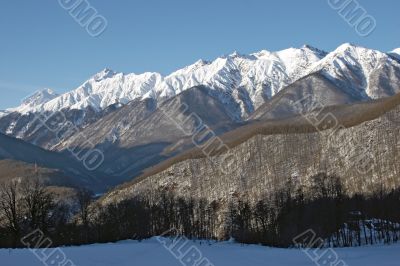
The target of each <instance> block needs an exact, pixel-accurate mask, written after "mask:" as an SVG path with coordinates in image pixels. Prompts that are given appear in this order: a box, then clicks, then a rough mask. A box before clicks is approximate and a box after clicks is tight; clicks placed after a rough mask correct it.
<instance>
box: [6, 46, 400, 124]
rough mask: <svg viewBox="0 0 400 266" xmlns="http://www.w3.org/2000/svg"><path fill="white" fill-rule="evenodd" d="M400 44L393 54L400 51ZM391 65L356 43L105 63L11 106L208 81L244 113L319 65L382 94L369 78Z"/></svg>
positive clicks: (32, 107) (162, 92)
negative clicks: (162, 64) (130, 67)
mask: <svg viewBox="0 0 400 266" xmlns="http://www.w3.org/2000/svg"><path fill="white" fill-rule="evenodd" d="M399 50H400V49H397V50H394V51H393V52H392V53H391V54H392V55H393V54H397V53H398V52H399ZM397 55H398V54H397ZM385 66H390V67H395V68H399V67H400V63H399V61H396V60H395V59H394V58H393V57H390V56H389V54H386V53H382V52H379V51H376V50H371V49H367V48H363V47H359V46H354V45H351V44H343V45H341V46H340V47H338V48H337V49H336V50H334V51H333V52H331V53H326V52H324V51H321V50H319V49H316V48H313V47H311V46H307V45H305V46H303V47H301V48H289V49H286V50H282V51H278V52H269V51H265V50H263V51H260V52H257V53H253V54H250V55H241V54H238V53H236V52H235V53H233V54H230V55H228V56H224V57H219V58H217V59H215V60H214V61H211V62H208V61H204V60H199V61H197V62H196V63H194V64H192V65H190V66H187V67H185V68H183V69H180V70H178V71H176V72H174V73H172V74H170V75H168V76H165V77H164V76H162V75H161V74H159V73H155V72H152V73H150V72H148V73H143V74H133V73H132V74H124V73H118V72H115V71H113V70H110V69H104V70H103V71H101V72H100V73H97V74H96V75H94V76H93V77H91V78H90V79H89V80H87V81H86V82H84V83H83V84H82V85H81V86H79V87H78V88H77V89H75V90H72V91H70V92H67V93H65V94H62V95H57V94H56V93H54V92H53V91H51V90H49V89H46V90H43V91H40V92H38V93H36V94H34V95H33V96H31V97H29V98H27V99H26V100H25V101H24V102H23V104H22V105H21V106H19V107H16V108H11V109H9V110H7V111H8V112H19V113H29V112H37V111H52V112H54V111H58V110H62V109H77V110H83V109H85V108H87V107H91V108H93V109H94V110H96V111H97V112H99V111H101V110H104V109H105V108H107V107H108V106H110V105H112V104H115V103H122V104H126V103H128V102H130V101H132V100H137V99H145V98H152V99H156V100H157V101H160V100H165V99H169V98H171V97H173V96H175V95H177V94H179V93H181V92H182V91H184V90H187V89H189V88H192V87H194V86H197V85H205V86H207V87H209V88H211V89H213V90H214V91H215V92H216V95H218V98H220V100H221V101H223V102H224V101H226V100H225V98H226V97H229V96H227V95H232V97H233V98H234V101H235V102H236V103H237V104H239V105H240V108H239V109H237V110H233V112H234V116H236V118H238V119H241V118H244V117H247V116H248V115H249V114H251V113H252V112H253V111H254V110H256V109H257V108H258V107H259V106H260V105H262V104H263V103H264V101H265V100H266V99H270V98H272V97H273V96H274V95H275V94H276V93H278V92H279V91H280V90H282V89H283V88H284V87H286V86H288V85H289V84H291V83H293V82H294V81H296V80H298V79H300V78H302V77H304V76H306V75H309V74H311V73H314V72H319V71H321V72H323V73H324V75H325V76H327V77H328V78H330V79H332V80H334V81H335V82H338V83H340V85H341V86H344V87H345V89H347V90H349V92H351V93H359V94H362V95H363V97H365V98H370V99H376V98H380V97H382V92H381V91H376V90H374V88H371V86H370V84H369V82H368V81H369V78H370V76H371V74H372V73H373V72H374V71H375V70H377V69H379V68H381V67H385ZM383 94H386V93H383Z"/></svg>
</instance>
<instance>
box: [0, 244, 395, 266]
mask: <svg viewBox="0 0 400 266" xmlns="http://www.w3.org/2000/svg"><path fill="white" fill-rule="evenodd" d="M163 241H165V239H164V240H163ZM169 244H170V243H167V244H166V246H169ZM181 244H183V242H182V243H181ZM181 244H177V246H175V248H171V249H170V250H171V251H170V250H169V249H167V248H166V246H164V245H163V244H162V243H160V242H159V241H158V240H157V239H156V238H153V239H150V240H146V241H142V242H137V241H122V242H119V243H115V244H96V245H89V246H82V247H68V248H63V249H62V251H63V253H65V256H66V258H67V260H65V261H68V262H69V264H66V266H72V265H76V266H103V265H104V266H128V265H129V266H133V265H139V266H175V265H196V264H193V262H190V259H189V256H186V258H182V259H179V258H176V257H175V256H174V255H173V253H175V254H178V253H179V252H180V251H189V250H191V251H196V252H198V251H200V253H196V252H194V253H196V254H197V255H196V256H197V257H196V258H200V260H198V262H200V261H201V259H203V261H202V263H200V264H199V266H211V265H215V266H258V265H260V266H261V265H263V266H265V265H271V266H272V265H279V266H286V265H296V266H306V265H307V266H308V265H310V266H311V265H321V266H323V265H331V264H329V263H327V264H324V263H323V261H320V263H319V264H316V263H315V262H313V261H312V260H311V259H310V258H309V257H308V256H307V255H306V253H304V252H303V251H301V250H297V249H278V248H267V247H263V246H256V245H240V244H234V243H227V242H225V243H213V244H211V245H210V244H207V243H205V242H204V241H202V242H201V244H200V242H199V241H197V242H196V243H194V242H192V241H190V242H186V243H184V245H181ZM194 247H196V248H197V249H196V248H194ZM179 248H181V250H180V251H179ZM40 251H42V252H43V250H40ZM51 251H55V250H51ZM312 251H314V250H312ZM324 251H328V250H324ZM334 251H335V252H336V253H337V256H338V261H339V260H340V261H342V262H344V263H345V264H338V265H340V266H342V265H348V266H369V265H371V266H376V265H379V266H395V265H396V266H398V265H399V263H400V245H392V246H367V247H360V248H342V249H335V250H334ZM310 252H311V251H310ZM45 253H47V254H50V253H51V252H49V251H48V250H47V251H45ZM194 253H193V254H194ZM54 254H56V253H53V258H50V259H48V260H46V261H40V260H39V259H38V258H37V257H36V256H35V254H34V253H33V252H32V251H30V250H28V249H22V250H21V249H20V250H8V249H0V265H2V266H22V265H24V266H36V265H37V266H41V265H59V264H57V263H55V261H54V257H55V256H54ZM199 254H201V257H198V255H199ZM320 254H322V253H320ZM208 262H209V263H212V264H207V263H208ZM46 263H47V264H46ZM72 263H73V264H72ZM325 263H326V262H325ZM61 265H63V264H61ZM332 265H335V264H332Z"/></svg>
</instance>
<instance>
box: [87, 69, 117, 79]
mask: <svg viewBox="0 0 400 266" xmlns="http://www.w3.org/2000/svg"><path fill="white" fill-rule="evenodd" d="M115 74H117V73H116V72H115V71H114V70H112V69H109V68H105V69H103V70H102V71H100V72H99V73H97V74H95V75H94V76H93V77H92V79H94V80H95V81H100V80H103V79H107V78H111V77H113V76H114V75H115Z"/></svg>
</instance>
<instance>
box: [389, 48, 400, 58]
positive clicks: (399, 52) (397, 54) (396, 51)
mask: <svg viewBox="0 0 400 266" xmlns="http://www.w3.org/2000/svg"><path fill="white" fill-rule="evenodd" d="M389 54H390V55H391V56H393V57H395V58H397V59H400V48H397V49H394V50H393V51H391V52H389Z"/></svg>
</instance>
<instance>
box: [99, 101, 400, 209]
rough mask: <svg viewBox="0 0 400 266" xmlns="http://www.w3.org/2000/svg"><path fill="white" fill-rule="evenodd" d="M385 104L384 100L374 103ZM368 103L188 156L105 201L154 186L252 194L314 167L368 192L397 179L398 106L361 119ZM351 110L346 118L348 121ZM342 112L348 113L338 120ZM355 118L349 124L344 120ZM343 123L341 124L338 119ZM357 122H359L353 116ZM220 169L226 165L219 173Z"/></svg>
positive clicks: (302, 177) (305, 180)
mask: <svg viewBox="0 0 400 266" xmlns="http://www.w3.org/2000/svg"><path fill="white" fill-rule="evenodd" d="M380 104H382V106H384V105H385V104H386V103H378V106H375V108H377V109H379V105H380ZM368 109H370V108H369V107H368V106H365V105H364V106H358V107H354V108H350V109H347V111H346V109H343V108H341V109H340V110H341V111H340V112H339V113H334V112H333V114H335V115H337V116H339V118H338V123H339V124H338V125H337V126H335V127H332V128H330V129H328V130H324V131H321V132H319V131H317V130H314V132H308V133H306V132H303V133H301V132H297V133H277V134H269V135H264V134H255V135H254V136H252V137H250V138H248V139H247V140H246V141H244V142H242V143H241V144H239V145H237V146H235V147H233V148H231V150H230V151H229V154H230V156H229V159H227V157H226V155H224V154H222V155H218V156H213V157H210V158H196V156H193V158H188V159H187V160H183V161H181V162H178V163H175V164H172V165H171V166H170V167H167V168H165V169H164V170H162V171H160V172H158V173H156V174H154V175H149V176H144V177H142V178H139V179H137V180H136V181H133V182H132V183H130V184H126V185H124V186H122V187H119V188H117V189H116V190H114V191H112V192H111V193H109V194H108V195H107V196H106V197H104V198H103V202H104V203H110V202H115V201H119V200H121V199H125V198H129V197H132V196H134V195H138V194H141V193H143V191H148V190H150V191H155V190H157V189H159V188H164V189H168V190H173V191H174V192H175V193H176V194H178V195H183V196H194V197H199V198H207V199H209V200H223V201H224V200H227V199H229V198H231V197H246V198H247V199H250V200H256V199H258V198H260V197H261V196H263V195H265V194H268V193H269V192H271V191H273V190H275V189H277V188H280V187H281V186H284V185H285V184H286V182H287V180H288V179H291V180H292V181H294V182H297V183H298V184H302V185H305V186H307V184H309V183H310V177H312V176H313V175H316V174H318V173H320V172H325V173H327V174H329V175H336V176H339V177H340V178H341V180H342V181H343V184H344V187H345V189H346V191H347V192H348V193H349V194H353V193H370V192H372V191H373V190H374V189H376V188H380V187H381V186H383V187H385V188H395V187H398V186H399V182H400V175H399V171H400V166H399V164H398V162H399V159H400V154H399V153H400V106H399V105H398V106H397V107H395V108H394V109H392V110H391V111H389V112H387V113H385V114H383V115H379V116H378V117H376V118H375V119H372V120H368V121H364V122H361V123H358V122H354V121H355V120H354V119H363V118H362V117H365V115H366V110H368ZM346 112H348V113H351V115H350V116H351V117H352V118H351V119H348V117H349V114H345V115H343V113H346ZM343 117H347V118H346V119H347V120H346V119H343ZM352 119H353V120H354V121H353V122H352V123H354V124H357V125H354V126H351V127H348V126H349V124H348V121H351V120H352ZM345 120H346V121H347V122H343V123H344V125H345V126H342V125H341V124H340V123H341V121H345ZM359 121H361V120H359ZM221 165H222V166H223V167H222V169H225V170H227V171H221V167H219V166H221Z"/></svg>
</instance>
